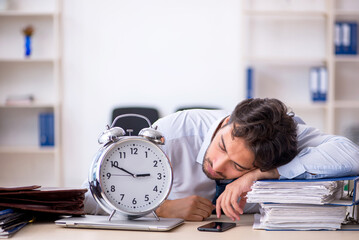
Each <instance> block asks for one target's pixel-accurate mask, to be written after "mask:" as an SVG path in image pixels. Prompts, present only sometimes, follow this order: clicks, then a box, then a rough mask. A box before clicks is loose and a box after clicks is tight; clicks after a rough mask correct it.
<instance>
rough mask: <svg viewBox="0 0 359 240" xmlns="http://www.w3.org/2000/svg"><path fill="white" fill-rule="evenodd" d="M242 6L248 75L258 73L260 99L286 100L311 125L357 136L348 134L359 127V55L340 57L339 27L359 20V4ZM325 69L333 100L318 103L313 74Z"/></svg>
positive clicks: (298, 1)
mask: <svg viewBox="0 0 359 240" xmlns="http://www.w3.org/2000/svg"><path fill="white" fill-rule="evenodd" d="M242 7H243V26H242V27H243V32H242V35H243V36H244V37H243V48H242V50H243V59H242V60H243V63H244V72H245V69H246V68H247V67H252V68H253V70H254V97H275V98H278V99H281V100H282V101H284V102H285V103H286V104H287V105H288V106H290V107H291V108H292V109H293V110H294V112H295V113H296V114H298V115H300V116H302V117H303V119H304V120H305V121H306V122H307V123H308V124H310V125H312V126H315V127H317V128H319V129H321V130H323V131H325V132H327V133H332V134H339V135H347V136H348V137H352V136H349V135H350V134H348V132H350V130H351V129H359V122H358V121H357V119H359V90H358V89H359V81H358V80H357V79H358V78H357V76H358V75H359V57H358V55H355V56H342V55H335V52H334V49H335V48H334V25H335V21H336V20H354V21H357V22H359V1H354V0H247V1H243V6H242ZM321 66H324V67H326V68H327V71H328V83H329V88H328V95H327V100H326V101H325V102H313V101H312V100H311V97H310V86H309V71H310V68H311V67H321ZM357 134H359V131H358V132H357Z"/></svg>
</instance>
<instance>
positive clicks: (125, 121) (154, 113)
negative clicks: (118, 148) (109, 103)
mask: <svg viewBox="0 0 359 240" xmlns="http://www.w3.org/2000/svg"><path fill="white" fill-rule="evenodd" d="M126 113H136V114H140V115H143V116H145V117H147V118H148V119H149V120H150V122H151V124H153V123H154V122H155V121H156V120H157V119H158V118H159V112H158V110H157V109H155V108H150V107H119V108H115V109H114V110H113V111H112V122H113V120H114V119H115V118H116V117H117V116H119V115H122V114H126ZM114 126H117V127H121V128H123V129H124V130H125V131H126V135H127V136H130V135H131V136H137V135H138V132H139V131H140V130H141V129H143V128H146V127H148V124H147V122H146V121H145V120H144V119H141V118H138V117H124V118H120V119H118V120H117V122H116V123H115V125H114Z"/></svg>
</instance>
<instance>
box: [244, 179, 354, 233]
mask: <svg viewBox="0 0 359 240" xmlns="http://www.w3.org/2000/svg"><path fill="white" fill-rule="evenodd" d="M349 178H350V179H351V177H349ZM355 181H356V184H357V183H358V182H357V178H356V180H355ZM343 189H344V181H343V179H340V178H337V179H324V180H262V181H256V182H255V183H254V184H253V186H252V191H250V192H248V193H247V202H250V203H260V206H261V209H260V215H257V216H256V217H255V224H254V225H253V228H254V229H266V230H337V229H340V228H341V224H342V223H343V222H344V220H345V218H346V214H347V206H350V205H353V204H357V200H358V199H356V200H355V201H353V198H351V199H346V200H344V199H343V198H342V195H343Z"/></svg>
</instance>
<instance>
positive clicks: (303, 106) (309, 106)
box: [286, 102, 328, 110]
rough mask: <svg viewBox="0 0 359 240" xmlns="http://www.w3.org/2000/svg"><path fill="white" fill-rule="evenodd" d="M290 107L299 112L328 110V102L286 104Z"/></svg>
mask: <svg viewBox="0 0 359 240" xmlns="http://www.w3.org/2000/svg"><path fill="white" fill-rule="evenodd" d="M286 105H287V106H288V107H291V108H293V109H298V110H325V109H327V108H328V103H327V102H310V103H290V102H289V103H286Z"/></svg>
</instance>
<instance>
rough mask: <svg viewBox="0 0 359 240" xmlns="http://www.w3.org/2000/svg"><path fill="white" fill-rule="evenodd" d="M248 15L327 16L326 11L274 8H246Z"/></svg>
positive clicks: (245, 12)
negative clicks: (281, 9)
mask: <svg viewBox="0 0 359 240" xmlns="http://www.w3.org/2000/svg"><path fill="white" fill-rule="evenodd" d="M243 13H244V15H246V16H251V17H252V16H254V17H255V16H267V17H318V16H319V17H326V16H327V15H328V13H327V12H325V11H294V10H288V11H274V10H267V11H264V10H246V11H244V12H243Z"/></svg>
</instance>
